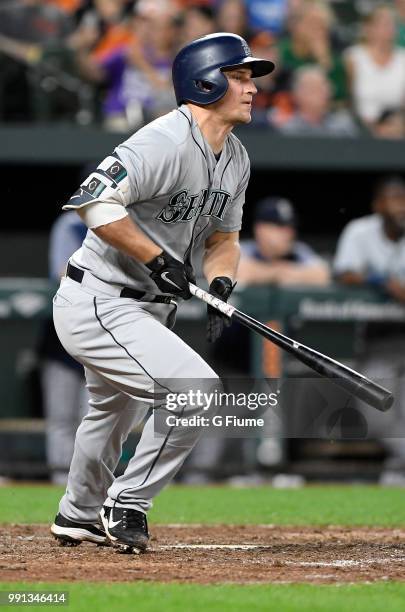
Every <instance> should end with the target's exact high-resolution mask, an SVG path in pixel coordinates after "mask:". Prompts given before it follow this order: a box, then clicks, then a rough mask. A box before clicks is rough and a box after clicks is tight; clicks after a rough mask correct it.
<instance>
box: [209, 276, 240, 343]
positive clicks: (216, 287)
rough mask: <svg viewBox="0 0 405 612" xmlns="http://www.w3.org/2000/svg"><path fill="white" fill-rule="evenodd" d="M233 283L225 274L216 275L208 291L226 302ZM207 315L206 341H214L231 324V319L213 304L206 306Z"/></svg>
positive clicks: (232, 288)
mask: <svg viewBox="0 0 405 612" xmlns="http://www.w3.org/2000/svg"><path fill="white" fill-rule="evenodd" d="M235 285H236V283H235V284H234V285H233V284H232V281H231V279H230V278H228V277H227V276H216V277H215V278H214V280H213V281H212V282H211V284H210V289H209V292H210V294H211V295H213V296H215V297H217V298H219V299H220V300H222V301H223V302H227V301H228V298H229V296H230V295H231V293H232V291H233V290H234V287H235ZM207 317H208V321H207V340H208V342H215V340H218V338H219V337H220V336H221V334H222V332H223V330H224V327H225V326H226V327H229V326H230V325H231V320H230V318H229V317H227V316H226V315H224V314H222V313H221V312H219V311H218V310H216V308H214V307H213V306H207Z"/></svg>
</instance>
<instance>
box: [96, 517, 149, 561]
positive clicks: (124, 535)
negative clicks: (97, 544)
mask: <svg viewBox="0 0 405 612" xmlns="http://www.w3.org/2000/svg"><path fill="white" fill-rule="evenodd" d="M100 518H101V522H102V524H103V527H104V529H105V532H106V534H107V537H108V539H109V540H110V542H111V544H112V545H113V546H116V547H117V548H119V549H120V550H121V552H126V553H135V554H139V553H141V552H144V551H145V550H146V548H147V546H148V541H149V533H148V522H147V520H146V515H145V514H144V513H143V512H139V511H138V510H133V509H132V508H117V507H114V508H109V507H108V506H103V507H102V509H101V511H100Z"/></svg>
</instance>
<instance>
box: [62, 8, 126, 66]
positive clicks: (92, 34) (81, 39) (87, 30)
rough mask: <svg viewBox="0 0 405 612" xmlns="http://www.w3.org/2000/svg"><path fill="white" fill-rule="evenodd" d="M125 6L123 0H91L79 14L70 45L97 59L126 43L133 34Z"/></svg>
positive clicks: (101, 59) (106, 55)
mask: <svg viewBox="0 0 405 612" xmlns="http://www.w3.org/2000/svg"><path fill="white" fill-rule="evenodd" d="M126 7H127V3H126V0H93V2H92V5H91V6H90V7H89V8H88V9H87V10H84V11H83V13H82V15H81V18H80V20H79V24H78V26H77V28H76V30H75V32H74V34H73V35H72V36H71V38H70V44H71V46H72V47H73V48H74V49H75V50H76V51H77V52H83V53H90V54H91V58H92V59H93V60H98V61H103V60H104V59H106V58H107V57H108V56H110V55H111V54H113V53H114V52H115V51H117V50H119V49H122V47H125V46H127V45H128V44H129V43H131V42H132V41H133V39H134V35H133V32H132V31H131V29H130V27H129V26H128V24H127V21H126Z"/></svg>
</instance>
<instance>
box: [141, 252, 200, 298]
mask: <svg viewBox="0 0 405 612" xmlns="http://www.w3.org/2000/svg"><path fill="white" fill-rule="evenodd" d="M145 266H146V267H147V268H149V270H151V271H152V272H151V274H150V277H151V279H152V280H153V281H154V282H155V283H156V285H157V286H158V287H159V289H160V290H161V291H163V293H169V294H170V295H178V296H179V297H181V298H183V300H189V299H190V298H191V297H192V296H191V293H190V289H189V287H188V284H189V282H190V281H191V282H193V279H192V278H191V277H190V276H189V274H188V271H187V268H186V266H185V265H184V263H182V262H181V261H179V260H178V259H175V258H174V257H172V256H171V255H169V253H166V251H162V253H160V255H157V256H156V257H155V258H154V259H152V261H148V262H147V263H146V264H145Z"/></svg>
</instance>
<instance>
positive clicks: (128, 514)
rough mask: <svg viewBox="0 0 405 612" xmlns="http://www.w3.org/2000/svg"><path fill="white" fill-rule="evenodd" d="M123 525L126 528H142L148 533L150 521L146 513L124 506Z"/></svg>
mask: <svg viewBox="0 0 405 612" xmlns="http://www.w3.org/2000/svg"><path fill="white" fill-rule="evenodd" d="M122 526H123V528H124V529H141V530H142V531H145V533H146V534H147V533H148V522H147V520H146V516H145V514H143V512H139V511H138V510H132V509H131V508H124V509H123V511H122Z"/></svg>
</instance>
